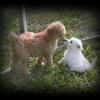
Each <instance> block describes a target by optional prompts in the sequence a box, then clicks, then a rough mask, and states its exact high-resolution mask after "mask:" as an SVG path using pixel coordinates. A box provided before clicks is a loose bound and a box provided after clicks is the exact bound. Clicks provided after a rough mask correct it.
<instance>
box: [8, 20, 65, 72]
mask: <svg viewBox="0 0 100 100" xmlns="http://www.w3.org/2000/svg"><path fill="white" fill-rule="evenodd" d="M65 34H66V30H65V26H64V25H63V23H61V22H60V21H56V22H53V23H51V24H50V25H49V26H48V27H47V28H46V29H45V30H43V31H41V32H38V33H33V32H26V33H24V34H21V35H16V34H15V33H11V34H10V35H11V49H12V64H11V67H12V68H20V70H21V71H27V67H26V66H27V63H28V62H29V58H30V57H38V60H37V63H38V64H41V63H42V62H43V59H45V61H46V64H47V65H49V66H51V65H53V60H52V56H53V53H54V51H55V49H56V47H57V42H58V37H59V36H60V37H61V38H62V39H63V38H64V36H65Z"/></svg>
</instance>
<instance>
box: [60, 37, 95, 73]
mask: <svg viewBox="0 0 100 100" xmlns="http://www.w3.org/2000/svg"><path fill="white" fill-rule="evenodd" d="M71 41H72V42H71ZM65 44H66V46H67V47H68V50H66V51H65V52H64V57H63V58H62V59H61V60H60V61H59V62H58V64H64V65H66V64H68V66H69V68H70V71H76V72H85V71H87V70H89V69H92V68H93V67H95V65H96V59H95V61H93V63H92V64H90V63H89V61H88V60H87V59H86V58H85V56H84V55H83V53H82V50H83V46H82V41H81V40H80V39H78V38H71V39H69V40H68V39H67V42H66V43H65ZM94 63H95V64H94Z"/></svg>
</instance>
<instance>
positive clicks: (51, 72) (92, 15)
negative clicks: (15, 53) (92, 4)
mask: <svg viewBox="0 0 100 100" xmlns="http://www.w3.org/2000/svg"><path fill="white" fill-rule="evenodd" d="M14 10H15V11H14ZM26 12H27V22H28V30H29V31H33V32H38V31H40V30H42V29H44V28H45V27H46V26H47V24H49V23H51V22H53V21H57V20H59V21H62V22H63V23H64V25H65V26H66V30H67V35H66V38H70V37H72V36H74V37H77V38H84V37H88V36H92V35H95V34H96V33H97V30H98V14H97V12H96V11H95V9H88V10H86V9H77V8H68V9H66V8H61V9H60V8H58V9H57V8H56V9H52V8H49V9H44V8H43V9H30V8H27V9H26ZM3 13H4V15H9V16H7V17H6V19H7V22H6V24H5V29H6V30H7V32H5V33H6V34H7V33H9V32H10V31H15V32H17V33H19V24H18V15H17V13H16V9H15V8H14V9H12V8H9V9H8V10H7V9H4V12H3ZM8 35H9V34H7V35H5V36H2V40H1V41H2V43H1V44H2V45H3V44H6V45H7V47H6V48H0V52H1V61H0V64H1V70H2V69H4V68H7V67H8V65H9V62H10V59H11V56H10V54H11V51H10V39H9V36H8ZM99 42H100V41H97V40H93V41H86V42H84V43H83V46H84V51H83V52H84V55H85V56H86V57H87V58H88V59H89V61H90V62H92V60H93V59H94V57H95V56H98V59H99V55H100V54H99V50H100V47H99ZM65 50H66V49H65V48H62V49H59V50H56V51H55V53H54V56H53V60H54V64H55V65H54V66H53V67H49V66H46V65H44V66H38V65H36V63H35V59H34V58H31V62H30V63H29V64H28V68H29V71H30V73H31V74H30V75H28V76H18V75H12V74H11V73H8V74H7V75H4V76H2V77H1V79H0V84H1V85H0V88H1V90H3V91H4V92H5V93H20V94H21V93H26V94H30V93H36V94H69V95H70V94H82V93H83V94H84V93H88V94H91V93H94V92H95V93H96V92H97V91H98V89H99V85H100V76H99V74H100V72H99V67H100V64H99V63H98V62H97V65H96V67H95V68H94V69H93V70H91V71H89V72H85V73H83V74H82V73H76V72H70V71H69V68H68V66H61V65H58V63H57V62H58V61H59V60H60V59H61V58H62V57H63V53H64V51H65ZM22 91H23V92H22Z"/></svg>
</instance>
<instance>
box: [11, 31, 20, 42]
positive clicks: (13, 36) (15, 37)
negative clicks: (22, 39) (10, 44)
mask: <svg viewBox="0 0 100 100" xmlns="http://www.w3.org/2000/svg"><path fill="white" fill-rule="evenodd" d="M10 38H11V40H15V39H17V38H18V35H17V34H16V33H15V32H11V33H10Z"/></svg>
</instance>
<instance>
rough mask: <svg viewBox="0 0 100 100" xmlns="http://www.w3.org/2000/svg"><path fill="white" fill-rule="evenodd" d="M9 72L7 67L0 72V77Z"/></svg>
mask: <svg viewBox="0 0 100 100" xmlns="http://www.w3.org/2000/svg"><path fill="white" fill-rule="evenodd" d="M10 71H11V67H9V68H7V69H5V70H3V71H1V72H0V75H4V74H6V73H8V72H10Z"/></svg>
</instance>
